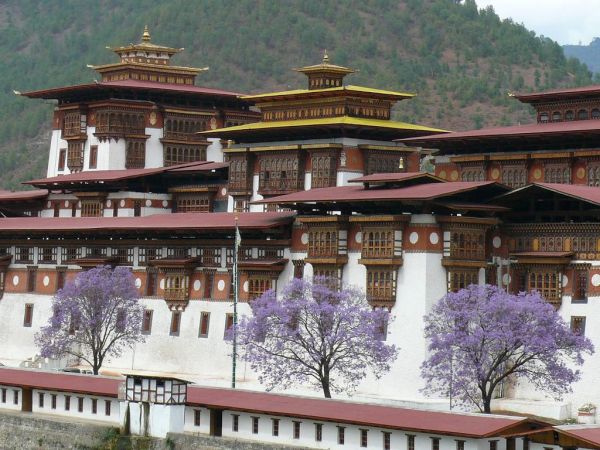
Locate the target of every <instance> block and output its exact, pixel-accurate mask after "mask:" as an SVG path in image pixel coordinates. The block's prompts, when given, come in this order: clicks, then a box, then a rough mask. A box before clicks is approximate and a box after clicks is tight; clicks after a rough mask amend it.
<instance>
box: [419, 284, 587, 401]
mask: <svg viewBox="0 0 600 450" xmlns="http://www.w3.org/2000/svg"><path fill="white" fill-rule="evenodd" d="M425 336H426V337H427V339H428V340H429V352H430V356H429V358H428V359H427V360H426V361H425V362H424V363H423V365H422V367H421V370H422V375H423V377H424V379H425V381H426V383H427V386H426V388H425V392H428V393H430V394H441V395H444V396H448V397H450V398H451V399H454V400H455V401H456V402H457V403H458V404H462V405H465V406H467V405H471V406H473V405H474V406H476V407H477V408H479V409H480V410H481V411H482V412H485V413H489V412H490V404H491V401H492V397H493V395H494V391H495V390H496V388H498V387H499V385H500V384H501V383H503V382H506V381H507V379H508V378H509V377H511V378H512V379H513V380H514V379H518V378H524V379H527V380H528V381H529V382H530V383H531V384H532V385H533V386H534V387H535V388H537V389H539V390H541V391H545V392H547V393H549V394H550V395H552V396H554V397H555V398H560V396H561V395H562V394H564V393H566V392H570V390H571V387H570V385H571V384H572V383H573V382H575V381H577V380H578V379H579V376H580V374H579V371H578V370H577V369H576V368H575V367H576V366H579V365H581V364H582V363H583V356H584V354H592V353H593V352H594V348H593V345H592V343H591V342H590V340H589V339H587V338H585V337H584V336H580V335H578V334H575V333H574V332H572V331H571V330H570V328H569V326H568V325H567V324H566V323H565V322H564V321H563V320H562V318H561V317H560V315H559V314H558V312H557V311H556V310H555V309H554V307H553V306H552V305H550V304H549V303H548V302H546V301H545V300H544V299H543V298H542V297H541V296H540V295H539V294H538V293H537V292H531V293H524V292H522V293H520V294H518V295H511V294H508V293H506V292H504V291H503V290H502V289H500V288H498V287H495V286H490V285H486V286H476V285H471V286H469V287H467V288H466V289H462V290H460V291H458V292H456V293H448V294H447V295H446V296H445V297H443V298H442V299H441V300H440V301H439V302H438V303H437V304H436V305H435V306H434V307H433V310H432V311H431V313H430V314H429V315H428V316H426V317H425Z"/></svg>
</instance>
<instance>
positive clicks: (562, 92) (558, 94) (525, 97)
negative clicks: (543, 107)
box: [513, 85, 600, 103]
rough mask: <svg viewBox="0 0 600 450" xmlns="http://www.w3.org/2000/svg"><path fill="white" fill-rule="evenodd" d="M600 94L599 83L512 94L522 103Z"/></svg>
mask: <svg viewBox="0 0 600 450" xmlns="http://www.w3.org/2000/svg"><path fill="white" fill-rule="evenodd" d="M596 96H600V85H592V86H583V87H575V88H562V89H549V90H547V91H541V92H532V93H530V94H514V95H513V97H515V98H516V99H518V100H519V101H521V102H523V103H534V102H537V101H540V100H541V101H551V100H555V99H556V100H558V99H567V98H574V97H596Z"/></svg>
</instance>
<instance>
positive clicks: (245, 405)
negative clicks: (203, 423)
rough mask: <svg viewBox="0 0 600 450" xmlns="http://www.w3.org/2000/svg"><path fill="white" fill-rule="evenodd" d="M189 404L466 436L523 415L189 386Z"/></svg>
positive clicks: (492, 432)
mask: <svg viewBox="0 0 600 450" xmlns="http://www.w3.org/2000/svg"><path fill="white" fill-rule="evenodd" d="M187 403H188V404H193V405H202V406H208V407H215V408H222V409H227V410H234V411H248V412H256V413H266V414H272V415H281V416H291V417H298V418H307V419H311V420H323V421H332V422H343V423H353V424H357V425H365V426H376V427H382V428H391V429H401V430H406V431H415V432H419V431H423V432H430V433H435V434H448V435H454V436H465V437H476V438H478V437H488V436H498V435H499V434H500V433H502V432H504V431H505V430H506V429H507V428H510V427H513V426H516V425H519V424H522V423H524V422H527V420H528V419H525V418H522V417H504V416H490V415H484V414H481V415H480V414H457V413H449V412H438V411H423V410H416V409H406V408H396V407H392V406H383V405H373V404H364V403H354V402H346V401H340V400H330V399H316V398H307V397H295V396H289V395H278V394H267V393H262V392H251V391H244V390H239V389H236V390H230V389H219V388H207V387H199V386H189V388H188V401H187Z"/></svg>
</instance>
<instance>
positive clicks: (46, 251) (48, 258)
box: [38, 247, 58, 264]
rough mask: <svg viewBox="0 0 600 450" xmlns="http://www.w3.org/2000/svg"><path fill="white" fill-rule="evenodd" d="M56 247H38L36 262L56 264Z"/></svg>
mask: <svg viewBox="0 0 600 450" xmlns="http://www.w3.org/2000/svg"><path fill="white" fill-rule="evenodd" d="M57 254H58V249H57V248H56V247H38V264H56V261H57V259H56V257H57Z"/></svg>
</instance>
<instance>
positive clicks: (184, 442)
mask: <svg viewBox="0 0 600 450" xmlns="http://www.w3.org/2000/svg"><path fill="white" fill-rule="evenodd" d="M163 448H164V449H165V450H180V449H181V450H184V449H185V450H187V449H189V450H220V449H235V450H301V449H307V448H309V447H293V446H287V445H274V444H273V445H271V444H262V443H259V442H252V441H245V440H243V439H231V438H217V437H211V436H206V435H200V434H179V433H169V436H168V437H167V439H166V440H165V447H162V448H160V449H159V448H156V449H155V450H163Z"/></svg>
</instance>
